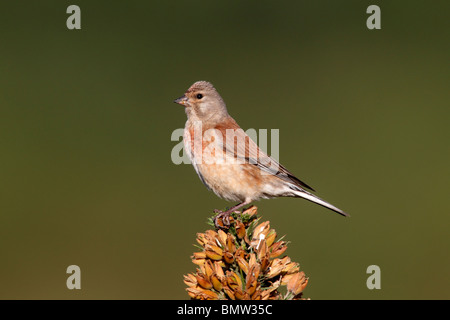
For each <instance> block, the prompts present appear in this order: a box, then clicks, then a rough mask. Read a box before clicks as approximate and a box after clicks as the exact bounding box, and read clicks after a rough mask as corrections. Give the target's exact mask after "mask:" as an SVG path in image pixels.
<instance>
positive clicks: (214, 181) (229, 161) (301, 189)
mask: <svg viewBox="0 0 450 320" xmlns="http://www.w3.org/2000/svg"><path fill="white" fill-rule="evenodd" d="M174 102H175V103H178V104H180V105H183V106H184V107H185V111H186V114H187V118H188V120H187V122H186V126H185V128H184V136H183V142H184V148H185V152H186V153H187V155H188V157H189V158H190V160H191V162H192V164H193V166H194V169H195V171H196V172H197V174H198V176H199V177H200V180H201V181H202V182H203V183H204V184H205V185H206V187H207V188H208V189H210V190H212V191H213V192H214V193H215V194H216V195H217V196H219V197H221V198H223V199H225V200H228V201H235V202H239V203H238V204H237V205H235V206H234V207H232V208H230V209H229V210H227V211H219V215H218V216H217V217H216V220H215V221H216V226H217V219H218V218H222V219H223V221H227V219H225V218H228V217H229V215H230V214H231V213H232V212H234V211H235V210H237V209H239V208H241V207H243V206H245V205H248V204H250V203H251V202H253V201H256V200H259V199H262V198H265V199H268V198H275V197H297V198H304V199H307V200H309V201H312V202H314V203H317V204H319V205H321V206H323V207H325V208H328V209H330V210H333V211H335V212H337V213H339V214H341V215H343V216H348V214H346V213H345V212H344V211H342V210H341V209H338V208H336V207H335V206H333V205H331V204H330V203H328V202H326V201H324V200H322V199H320V198H319V197H317V196H315V195H313V194H312V193H311V192H309V191H307V189H309V190H311V191H314V190H313V189H312V188H311V187H310V186H308V185H307V184H306V183H304V182H302V181H300V180H299V179H298V178H296V177H295V176H294V175H293V174H292V173H291V172H290V171H288V170H287V169H286V168H285V167H283V166H282V165H281V164H279V163H278V162H277V161H276V160H275V159H273V158H272V157H270V156H268V155H267V154H266V153H264V152H263V151H262V150H260V149H259V147H258V146H257V145H256V143H255V142H254V141H253V140H252V139H250V137H249V136H248V135H247V134H246V133H245V132H244V131H243V130H242V129H241V128H240V127H239V125H238V124H237V123H236V121H235V120H234V119H233V118H232V117H231V116H230V115H229V114H228V111H227V107H226V105H225V102H224V101H223V99H222V97H221V96H220V95H219V93H218V92H217V90H216V89H215V88H214V86H213V85H212V84H211V83H209V82H206V81H198V82H195V83H194V84H193V85H192V86H191V87H190V88H189V89H188V90H187V91H186V93H185V94H184V95H183V96H182V97H180V98H178V99H176V100H175V101H174Z"/></svg>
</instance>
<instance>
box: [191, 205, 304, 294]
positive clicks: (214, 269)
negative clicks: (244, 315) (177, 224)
mask: <svg viewBox="0 0 450 320" xmlns="http://www.w3.org/2000/svg"><path fill="white" fill-rule="evenodd" d="M214 218H215V217H214V216H213V217H211V218H210V219H209V220H210V221H209V223H210V224H211V225H212V226H214ZM231 218H232V219H229V221H227V223H222V222H221V221H219V223H218V225H219V226H220V229H219V230H217V231H216V230H207V231H205V232H204V233H198V234H197V242H198V243H199V244H200V246H201V248H202V251H200V252H194V254H193V255H192V257H191V259H192V262H193V263H194V264H195V265H196V266H197V269H196V272H194V273H190V274H188V275H185V276H184V283H185V284H186V285H187V286H188V288H187V289H186V290H187V292H188V294H189V296H190V297H191V298H192V299H200V300H218V299H220V300H226V299H232V300H298V299H302V293H303V290H304V289H305V287H306V285H307V284H308V278H307V277H306V276H305V273H304V272H303V271H300V266H299V264H298V263H296V262H293V261H291V259H290V258H289V257H288V256H283V257H281V256H282V255H283V254H284V252H285V251H286V249H287V243H286V242H285V241H282V240H278V241H276V235H277V233H276V232H275V230H274V229H271V228H270V223H269V221H264V222H260V218H258V217H257V208H256V207H255V206H252V207H250V208H248V209H247V210H245V211H243V212H238V213H234V214H233V215H232V217H231ZM219 220H220V219H219ZM228 222H229V227H228V228H225V227H223V226H226V225H228ZM282 287H285V289H284V290H283V289H282ZM280 289H281V290H280Z"/></svg>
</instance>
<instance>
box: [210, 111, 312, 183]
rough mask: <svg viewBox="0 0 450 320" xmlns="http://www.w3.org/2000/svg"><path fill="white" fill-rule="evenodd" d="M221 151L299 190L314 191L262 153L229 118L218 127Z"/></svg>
mask: <svg viewBox="0 0 450 320" xmlns="http://www.w3.org/2000/svg"><path fill="white" fill-rule="evenodd" d="M216 129H218V130H219V131H220V132H221V133H222V142H221V144H222V147H223V151H225V152H227V154H228V155H229V156H230V157H234V158H235V159H236V160H237V161H240V162H241V163H248V164H252V165H256V166H257V167H258V168H260V169H261V170H262V171H264V172H267V173H270V174H272V175H276V176H277V177H278V178H280V179H282V180H284V181H286V182H289V183H292V184H294V185H296V186H298V187H300V188H307V189H309V190H311V191H315V190H314V189H313V188H311V187H310V186H309V185H307V184H306V183H304V182H303V181H301V180H300V179H298V178H297V177H295V176H294V175H293V174H292V173H291V172H290V171H289V170H287V169H286V168H285V167H284V166H283V165H281V164H280V163H279V162H278V161H276V160H275V159H274V158H272V157H270V156H269V155H267V154H266V153H265V152H264V151H262V150H261V149H260V148H259V147H258V145H257V144H256V143H255V142H254V141H253V140H252V139H251V138H250V137H249V136H248V135H247V134H246V133H245V132H244V130H242V129H241V128H240V127H239V125H238V124H237V123H236V121H234V119H233V118H231V117H230V118H229V119H227V120H226V121H224V123H222V124H221V125H220V126H217V127H216Z"/></svg>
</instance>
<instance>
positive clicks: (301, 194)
mask: <svg viewBox="0 0 450 320" xmlns="http://www.w3.org/2000/svg"><path fill="white" fill-rule="evenodd" d="M294 194H295V196H296V197H299V198H303V199H306V200H309V201H311V202H314V203H317V204H319V205H321V206H322V207H325V208H328V209H330V210H333V211H334V212H337V213H339V214H340V215H343V216H344V217H350V215H349V214H348V213H345V212H344V211H342V210H341V209H339V208H336V207H335V206H333V205H332V204H330V203H328V202H326V201H325V200H322V199H320V198H319V197H317V196H315V195H313V194H312V193H309V192H308V191H305V190H294Z"/></svg>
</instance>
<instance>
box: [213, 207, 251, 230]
mask: <svg viewBox="0 0 450 320" xmlns="http://www.w3.org/2000/svg"><path fill="white" fill-rule="evenodd" d="M249 203H250V201H243V202H241V203H239V204H237V205H235V206H234V207H231V208H230V209H228V210H227V211H219V210H214V212H219V214H218V215H217V216H216V217H215V218H214V226H215V227H216V229H219V228H220V229H224V228H225V229H228V228H229V227H230V214H231V213H232V212H234V211H236V210H237V209H239V208H242V207H243V206H245V205H247V204H249ZM219 219H221V220H222V222H223V224H222V225H220V224H219V223H218V222H219Z"/></svg>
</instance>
